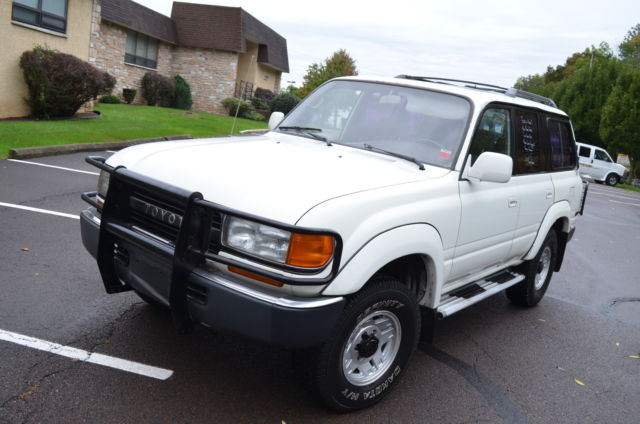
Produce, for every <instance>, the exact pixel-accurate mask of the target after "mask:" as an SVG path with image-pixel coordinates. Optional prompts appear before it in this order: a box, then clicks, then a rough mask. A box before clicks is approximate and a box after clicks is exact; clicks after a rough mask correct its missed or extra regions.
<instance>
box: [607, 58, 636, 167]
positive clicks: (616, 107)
mask: <svg viewBox="0 0 640 424" xmlns="http://www.w3.org/2000/svg"><path fill="white" fill-rule="evenodd" d="M600 135H601V136H602V139H603V140H606V141H607V145H608V146H610V147H611V148H612V149H613V150H615V151H618V152H621V153H626V154H628V155H629V159H630V161H631V171H632V174H633V176H635V177H638V176H640V70H638V69H637V68H633V67H631V66H627V67H625V68H624V70H623V71H622V72H621V73H620V76H619V77H618V79H617V81H616V85H615V87H614V89H613V91H612V92H611V95H610V96H609V98H608V99H607V102H606V103H605V105H604V107H603V108H602V122H601V125H600Z"/></svg>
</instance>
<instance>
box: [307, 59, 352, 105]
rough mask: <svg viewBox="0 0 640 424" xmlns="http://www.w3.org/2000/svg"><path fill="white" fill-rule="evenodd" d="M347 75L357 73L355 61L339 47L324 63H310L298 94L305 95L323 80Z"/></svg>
mask: <svg viewBox="0 0 640 424" xmlns="http://www.w3.org/2000/svg"><path fill="white" fill-rule="evenodd" d="M347 75H358V70H357V69H356V62H355V60H354V59H353V58H352V57H351V56H349V53H347V51H346V50H344V49H340V50H338V51H337V52H335V53H334V54H333V55H332V56H331V57H329V58H327V59H325V61H324V64H320V63H312V64H311V65H309V67H308V68H307V74H306V75H305V76H304V83H303V85H302V87H301V88H300V91H299V94H300V96H302V97H306V96H307V94H309V93H311V92H312V91H313V90H315V89H316V87H318V86H319V85H321V84H322V83H324V82H325V81H328V80H330V79H331V78H337V77H342V76H347Z"/></svg>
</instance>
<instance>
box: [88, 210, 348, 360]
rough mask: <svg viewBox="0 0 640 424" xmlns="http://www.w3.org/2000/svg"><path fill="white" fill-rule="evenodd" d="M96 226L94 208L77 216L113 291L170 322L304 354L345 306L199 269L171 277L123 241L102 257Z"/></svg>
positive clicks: (158, 260)
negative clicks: (142, 298) (166, 313)
mask: <svg viewBox="0 0 640 424" xmlns="http://www.w3.org/2000/svg"><path fill="white" fill-rule="evenodd" d="M100 226H101V220H100V218H99V217H98V214H97V211H96V210H95V209H94V208H89V209H87V210H85V211H83V212H82V214H81V215H80V228H81V234H82V241H83V244H84V246H85V248H86V249H87V250H88V251H89V253H90V254H91V255H92V256H93V257H94V258H96V259H98V258H100V257H102V258H103V259H102V261H103V263H104V261H105V259H104V258H105V255H106V256H108V261H109V262H110V263H111V264H113V265H112V269H113V270H114V272H115V276H116V278H117V280H118V282H119V284H120V285H121V289H118V290H111V291H112V292H117V291H125V290H130V289H133V290H136V291H138V292H140V293H143V294H145V295H147V296H150V297H152V298H154V299H157V300H158V301H161V302H163V303H165V304H167V305H169V306H170V307H171V309H172V313H174V318H175V312H176V311H175V309H178V312H179V313H180V315H181V317H182V318H185V317H186V318H187V319H188V320H190V321H193V322H198V323H201V324H204V325H206V326H208V327H211V328H214V329H216V330H219V331H223V332H231V333H236V334H240V335H243V336H246V337H249V338H251V339H254V340H258V341H261V342H266V343H269V344H273V345H277V346H282V347H286V348H307V347H312V346H315V345H318V344H321V343H322V342H324V341H325V340H327V339H328V338H329V337H330V335H331V333H332V331H333V329H334V327H335V325H336V323H337V321H338V318H339V316H340V314H341V312H342V310H343V308H344V305H345V299H344V298H343V297H318V298H293V297H286V296H275V295H273V294H272V293H268V292H266V291H259V290H256V289H254V288H251V287H248V286H246V285H245V284H242V283H241V282H239V281H235V280H234V279H232V278H231V277H229V276H227V275H226V274H222V273H220V272H209V271H207V270H204V269H202V268H201V267H195V268H193V269H190V270H188V272H186V273H184V274H178V275H175V272H174V269H173V268H174V264H173V262H172V260H171V259H169V258H167V257H166V256H164V255H162V254H157V253H153V252H150V251H148V250H147V249H144V248H143V247H141V246H139V245H136V243H131V242H130V241H127V240H124V239H118V240H117V242H116V245H117V248H116V249H115V250H114V249H113V248H112V249H111V251H109V252H104V250H105V248H103V249H102V250H103V251H101V246H100V234H101V228H100ZM99 262H100V260H99ZM101 271H103V270H102V269H101ZM102 274H103V278H105V273H104V272H102ZM107 274H108V273H107ZM176 278H184V279H186V282H184V281H181V283H182V284H180V286H184V292H183V295H184V296H183V297H179V298H178V302H176V301H175V299H176V296H175V293H173V290H172V284H173V283H174V282H175V279H176ZM105 283H106V281H105ZM111 288H112V289H113V286H111ZM107 289H108V290H109V287H107Z"/></svg>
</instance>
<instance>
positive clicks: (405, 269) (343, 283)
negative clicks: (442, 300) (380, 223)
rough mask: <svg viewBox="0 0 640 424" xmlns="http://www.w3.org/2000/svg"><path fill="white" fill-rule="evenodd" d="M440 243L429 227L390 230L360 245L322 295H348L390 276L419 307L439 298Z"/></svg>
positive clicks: (432, 302) (441, 271)
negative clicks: (398, 282)
mask: <svg viewBox="0 0 640 424" xmlns="http://www.w3.org/2000/svg"><path fill="white" fill-rule="evenodd" d="M443 263H444V254H443V247H442V240H441V238H440V234H439V233H438V231H437V230H436V229H435V228H434V227H432V226H431V225H428V224H422V223H419V224H410V225H404V226H402V227H397V228H393V229H390V230H388V231H386V232H384V233H382V234H379V235H377V236H376V237H374V238H373V239H371V240H370V241H369V242H367V243H366V244H365V245H364V246H362V247H361V248H360V249H359V250H358V251H357V252H356V253H355V254H354V255H353V256H352V257H351V258H349V259H348V260H346V261H345V265H344V266H343V268H342V269H341V270H340V271H339V273H338V275H337V276H336V278H335V279H334V280H333V281H332V282H331V284H329V286H327V288H325V290H324V291H323V294H324V295H342V296H344V295H349V294H353V293H356V292H357V291H359V290H361V289H362V288H363V287H364V286H365V285H366V284H367V282H369V281H370V280H371V279H372V278H373V277H375V276H383V275H384V276H392V277H395V278H397V279H398V280H400V281H401V282H402V283H403V284H405V285H407V286H408V287H409V288H410V289H411V291H412V292H413V293H414V294H415V295H416V298H417V300H418V302H419V303H420V304H425V305H427V306H429V305H430V304H434V303H435V299H437V298H439V296H440V290H441V287H442V284H441V282H442V278H443V273H444V265H443Z"/></svg>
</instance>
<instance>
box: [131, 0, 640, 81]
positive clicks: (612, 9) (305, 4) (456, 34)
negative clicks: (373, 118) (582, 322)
mask: <svg viewBox="0 0 640 424" xmlns="http://www.w3.org/2000/svg"><path fill="white" fill-rule="evenodd" d="M136 1H137V2H138V3H141V4H143V5H145V6H147V7H150V8H152V9H154V10H156V11H158V12H160V13H163V14H165V15H170V14H171V5H172V3H173V1H172V0H136ZM190 2H191V3H207V4H218V5H223V6H234V7H242V8H243V9H244V10H246V11H247V12H249V13H250V14H251V15H253V16H254V17H256V18H257V19H259V20H260V21H262V22H263V23H264V24H266V25H268V26H269V27H271V28H272V29H274V30H275V31H277V32H278V33H279V34H280V35H282V36H283V37H284V38H286V39H287V46H288V49H289V68H290V73H288V74H283V77H282V85H283V87H285V86H286V85H288V84H287V82H288V81H295V82H296V85H298V86H299V85H301V84H302V77H303V76H304V74H305V73H306V70H307V67H308V66H309V65H310V64H311V63H314V62H322V61H323V60H324V59H326V58H327V57H329V56H331V54H332V53H333V52H334V51H336V50H338V49H341V48H344V49H346V50H347V52H349V54H350V55H351V56H352V57H353V58H354V59H355V60H356V66H357V67H358V70H359V73H360V75H373V76H394V75H398V74H409V75H423V76H438V77H443V78H458V79H465V80H471V81H478V82H485V83H490V84H497V85H502V86H507V87H510V86H512V85H513V84H514V83H515V81H516V79H517V78H518V77H519V76H523V75H529V74H534V73H542V72H544V71H545V70H546V68H547V65H552V66H556V65H558V64H561V63H564V61H565V59H566V58H567V57H568V56H570V55H571V54H572V53H574V52H576V51H583V50H584V49H585V48H587V47H589V46H591V45H598V44H600V42H601V41H606V42H608V43H609V44H610V45H611V46H612V47H614V48H615V47H617V45H618V44H620V42H621V41H622V39H623V38H624V36H625V34H626V33H627V31H628V30H629V29H630V28H631V27H632V26H634V25H635V24H637V23H640V0H609V1H603V0H598V1H595V0H581V1H565V0H555V1H549V0H536V1H533V0H530V1H526V2H525V1H521V0H508V1H503V0H480V1H471V0H445V1H437V2H436V1H428V0H425V1H417V0H395V1H385V2H376V1H359V0H351V1H349V0H346V1H345V0H342V1H336V0H317V1H300V0H296V1H293V0H285V1H275V0H274V1H269V0H235V1H234V0H232V1H226V0H191V1H190Z"/></svg>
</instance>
